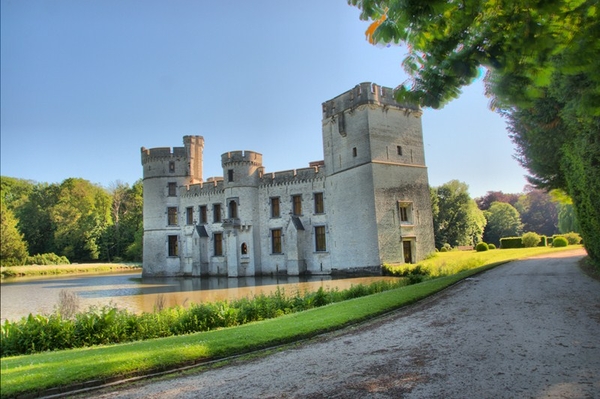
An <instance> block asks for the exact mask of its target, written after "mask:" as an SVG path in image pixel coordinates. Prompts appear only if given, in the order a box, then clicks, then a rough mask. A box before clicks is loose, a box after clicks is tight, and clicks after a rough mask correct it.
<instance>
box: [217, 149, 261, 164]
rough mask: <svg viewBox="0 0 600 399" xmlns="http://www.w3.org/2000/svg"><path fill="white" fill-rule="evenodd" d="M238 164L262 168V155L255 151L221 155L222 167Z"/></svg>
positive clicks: (231, 152)
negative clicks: (248, 164)
mask: <svg viewBox="0 0 600 399" xmlns="http://www.w3.org/2000/svg"><path fill="white" fill-rule="evenodd" d="M237 162H243V163H251V164H254V165H256V166H262V154H259V153H258V152H254V151H229V152H226V153H225V154H223V155H221V164H222V165H228V164H232V163H237Z"/></svg>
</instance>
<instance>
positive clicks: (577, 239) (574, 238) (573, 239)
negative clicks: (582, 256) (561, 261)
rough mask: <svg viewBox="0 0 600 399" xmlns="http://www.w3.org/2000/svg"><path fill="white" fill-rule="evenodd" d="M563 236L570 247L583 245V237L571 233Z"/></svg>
mask: <svg viewBox="0 0 600 399" xmlns="http://www.w3.org/2000/svg"><path fill="white" fill-rule="evenodd" d="M561 236H562V237H564V238H566V239H567V242H568V243H569V245H577V244H580V243H581V236H580V235H579V234H577V233H574V232H570V233H566V234H561Z"/></svg>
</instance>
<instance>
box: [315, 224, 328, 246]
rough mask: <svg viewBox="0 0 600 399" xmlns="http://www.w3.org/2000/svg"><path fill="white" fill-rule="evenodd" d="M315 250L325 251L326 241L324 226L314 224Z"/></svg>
mask: <svg viewBox="0 0 600 399" xmlns="http://www.w3.org/2000/svg"><path fill="white" fill-rule="evenodd" d="M315 250H316V251H317V252H325V251H327V242H326V240H325V226H315Z"/></svg>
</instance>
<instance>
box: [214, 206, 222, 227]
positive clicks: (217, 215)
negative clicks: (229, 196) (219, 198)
mask: <svg viewBox="0 0 600 399" xmlns="http://www.w3.org/2000/svg"><path fill="white" fill-rule="evenodd" d="M213 223H221V204H214V205H213Z"/></svg>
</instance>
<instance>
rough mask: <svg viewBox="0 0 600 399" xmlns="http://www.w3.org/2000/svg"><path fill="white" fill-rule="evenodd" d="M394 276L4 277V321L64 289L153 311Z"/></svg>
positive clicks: (41, 309)
mask: <svg viewBox="0 0 600 399" xmlns="http://www.w3.org/2000/svg"><path fill="white" fill-rule="evenodd" d="M381 280H395V278H394V277H383V276H372V277H354V278H333V277H331V276H307V277H240V278H227V277H209V278H206V277H204V278H199V277H177V278H174V277H163V278H143V279H142V275H141V272H139V271H136V272H125V273H118V274H114V273H113V274H98V275H79V276H52V277H48V276H44V277H19V278H12V279H10V278H9V279H4V280H2V283H1V284H0V291H1V298H0V299H1V301H2V302H1V317H2V320H4V319H8V320H18V319H20V318H21V317H23V316H27V315H28V314H29V313H33V314H49V313H51V312H52V311H53V310H54V308H55V307H56V304H57V302H58V294H59V292H60V291H61V290H67V291H70V292H74V293H76V294H77V295H78V296H79V298H80V309H81V310H85V309H87V308H88V307H89V306H103V305H108V304H114V305H116V306H117V307H118V308H125V309H128V310H130V311H132V312H136V313H140V312H151V311H152V310H153V309H154V307H155V306H156V304H157V303H158V302H160V301H161V300H162V301H164V306H165V307H171V306H176V305H183V306H186V305H189V304H190V303H200V302H213V301H217V300H221V299H235V298H243V297H252V296H254V295H260V294H261V293H264V294H269V293H271V292H273V291H275V290H276V289H277V287H280V288H282V289H284V290H285V292H286V293H289V294H293V293H296V292H306V291H316V290H318V289H319V287H323V288H324V289H335V288H337V289H340V290H343V289H346V288H350V287H351V286H352V285H357V284H370V283H372V282H374V281H381Z"/></svg>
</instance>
